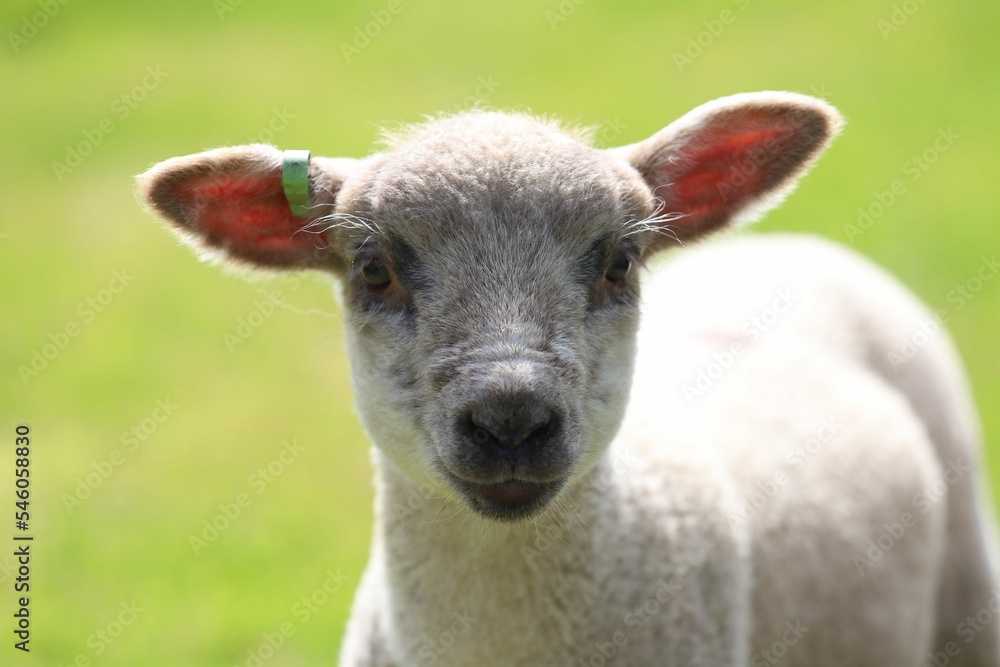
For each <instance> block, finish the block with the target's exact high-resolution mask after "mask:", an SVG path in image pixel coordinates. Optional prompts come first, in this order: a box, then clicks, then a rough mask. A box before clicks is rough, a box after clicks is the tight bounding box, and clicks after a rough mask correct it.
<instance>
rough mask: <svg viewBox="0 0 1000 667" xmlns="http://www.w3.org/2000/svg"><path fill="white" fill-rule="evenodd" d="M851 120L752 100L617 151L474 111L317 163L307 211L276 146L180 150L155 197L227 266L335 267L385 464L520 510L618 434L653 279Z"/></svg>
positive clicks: (767, 201) (804, 104) (157, 205)
mask: <svg viewBox="0 0 1000 667" xmlns="http://www.w3.org/2000/svg"><path fill="white" fill-rule="evenodd" d="M839 125H840V119H839V116H838V115H837V113H836V111H834V110H833V109H832V108H830V107H829V106H827V105H826V104H824V103H822V102H820V101H819V100H815V99H812V98H808V97H804V96H800V95H792V94H788V93H760V94H754V95H738V96H734V97H730V98H725V99H722V100H718V101H716V102H713V103H710V104H708V105H705V106H703V107H700V108H699V109H696V110H695V111H694V112H692V113H690V114H688V115H687V116H685V117H683V118H682V119H680V120H679V121H677V122H675V123H674V124H672V125H670V126H669V127H667V128H666V129H664V130H662V131H661V132H659V133H657V134H656V135H654V136H653V137H651V138H650V139H647V140H645V141H643V142H640V143H637V144H634V145H631V146H626V147H622V148H617V149H610V150H598V149H595V148H592V147H590V146H589V145H588V144H587V143H586V141H585V140H584V138H583V137H582V135H581V133H580V132H576V131H566V130H563V129H560V128H559V127H558V126H556V125H555V124H553V123H549V122H544V121H540V120H537V119H534V118H531V117H528V116H523V115H510V114H500V113H486V112H470V113H466V114H460V115H457V116H451V117H446V118H442V119H439V120H435V121H431V122H429V123H427V124H425V125H422V126H420V127H417V128H414V129H412V130H408V131H406V132H404V133H401V134H399V135H397V136H395V137H393V138H392V139H391V140H390V142H389V144H388V147H387V149H386V150H385V151H383V152H381V153H377V154H375V155H373V156H371V157H369V158H365V159H362V160H351V159H329V158H315V159H313V160H312V162H311V164H310V167H309V197H310V200H309V203H310V207H309V209H308V210H309V213H307V214H306V215H304V216H302V217H297V216H296V215H294V214H293V213H292V210H291V209H290V207H289V204H288V202H287V201H286V198H285V194H284V191H283V189H282V154H281V153H280V152H278V151H277V150H275V149H273V148H271V147H268V146H247V147H239V148H227V149H219V150H215V151H208V152H206V153H201V154H198V155H194V156H189V157H183V158H175V159H172V160H168V161H166V162H164V163H162V164H160V165H157V166H156V167H154V168H153V169H151V170H150V171H149V172H147V173H146V174H144V175H143V176H141V177H140V189H141V193H142V196H143V197H144V199H145V200H146V201H147V202H148V203H149V204H150V205H151V206H152V208H154V209H155V210H156V211H157V212H159V213H160V214H161V215H163V216H164V217H165V218H166V219H167V220H168V221H170V222H171V223H173V225H174V228H175V229H176V230H177V231H178V232H179V233H180V234H181V236H182V237H183V238H185V239H186V240H188V241H190V242H192V243H193V244H194V245H196V246H197V247H198V248H199V249H201V250H203V251H206V252H207V253H209V254H211V255H214V256H217V257H221V258H223V259H226V260H230V261H234V262H237V263H244V264H249V265H252V266H258V267H265V268H276V269H302V268H309V269H325V270H328V271H330V272H331V273H333V274H334V275H336V276H337V277H338V278H339V280H338V282H339V284H340V286H341V289H342V294H343V302H344V304H345V310H346V319H347V321H348V344H349V348H350V358H351V365H352V375H353V379H354V385H355V390H356V393H357V398H358V403H359V406H360V412H361V415H362V418H363V420H364V421H365V425H366V427H367V428H368V430H369V432H370V433H371V435H372V437H373V439H374V441H375V443H376V444H377V446H378V447H379V448H380V449H381V451H382V452H383V453H384V456H385V459H387V465H392V466H394V467H396V468H397V469H398V471H399V473H400V474H403V475H408V476H409V477H411V478H412V479H413V480H414V481H415V482H416V483H421V482H424V481H427V480H430V481H431V483H432V484H434V485H435V486H437V487H439V488H440V489H441V490H442V491H444V492H448V493H451V492H457V493H455V495H456V497H458V498H460V499H461V500H462V501H464V502H465V503H466V504H467V505H468V507H470V508H471V509H472V510H473V511H475V512H477V513H479V514H481V515H483V516H485V517H488V518H493V519H501V520H513V519H518V518H523V517H526V516H529V515H531V514H533V513H535V512H537V511H538V510H540V509H541V508H543V507H545V506H547V505H548V503H549V501H551V500H552V499H553V498H554V497H556V496H557V495H558V494H559V492H560V490H561V489H562V488H564V487H565V486H566V485H567V484H570V483H572V482H573V481H574V480H575V479H577V478H578V477H579V476H581V475H582V474H583V473H584V472H585V471H586V470H587V469H588V468H589V467H590V466H592V465H593V464H594V462H595V461H597V460H598V459H599V457H600V456H601V454H602V452H603V451H604V450H605V448H606V447H607V446H608V444H609V442H610V440H611V439H612V437H613V436H614V434H615V431H616V429H617V427H618V424H619V422H620V420H621V417H622V414H623V411H624V407H625V403H626V399H627V396H628V391H629V384H630V377H631V365H632V357H633V346H634V338H635V329H636V326H637V321H638V312H639V275H638V274H639V271H638V270H637V267H638V266H639V265H641V264H642V262H643V260H644V259H646V258H648V257H649V256H650V255H651V254H652V253H654V252H656V251H657V250H659V249H661V248H665V247H668V246H672V245H677V244H678V243H680V242H683V241H685V240H688V239H693V238H695V237H697V236H700V235H702V234H705V233H707V232H710V231H712V230H714V229H718V228H721V227H724V226H726V225H729V224H733V223H734V222H736V221H741V220H746V219H748V218H750V217H754V216H756V215H759V214H760V213H762V212H763V211H764V210H766V209H767V208H770V207H771V206H774V205H775V204H776V203H778V201H779V200H780V198H781V197H782V196H784V194H786V193H787V192H788V191H789V190H790V189H791V188H792V187H793V186H794V183H795V181H796V180H797V179H798V177H799V176H800V175H801V174H802V173H803V172H804V170H805V169H806V168H807V167H808V165H809V164H810V163H811V162H812V160H813V159H814V158H815V157H816V156H817V155H818V153H819V152H820V151H821V150H822V149H823V148H824V147H825V145H826V144H827V143H828V141H829V140H830V138H831V137H832V136H833V135H834V134H835V132H836V131H837V129H838V127H839Z"/></svg>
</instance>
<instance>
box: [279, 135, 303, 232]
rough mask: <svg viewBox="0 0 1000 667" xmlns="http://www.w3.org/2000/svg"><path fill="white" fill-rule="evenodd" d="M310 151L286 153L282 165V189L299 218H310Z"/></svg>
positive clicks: (293, 212)
mask: <svg viewBox="0 0 1000 667" xmlns="http://www.w3.org/2000/svg"><path fill="white" fill-rule="evenodd" d="M309 157H310V155H309V151H285V152H284V155H283V161H282V164H281V187H282V188H284V190H285V199H287V200H288V205H289V206H290V207H291V209H292V214H293V215H295V217H297V218H306V217H308V216H309Z"/></svg>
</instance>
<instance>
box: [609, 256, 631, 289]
mask: <svg viewBox="0 0 1000 667" xmlns="http://www.w3.org/2000/svg"><path fill="white" fill-rule="evenodd" d="M631 268H632V262H631V260H629V258H628V255H626V254H625V253H624V252H618V253H615V256H614V257H612V258H611V263H610V264H608V270H607V271H606V272H605V273H604V277H605V279H607V280H608V281H609V282H612V283H618V282H621V281H623V280H625V276H627V275H628V272H629V269H631Z"/></svg>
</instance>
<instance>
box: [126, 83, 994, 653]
mask: <svg viewBox="0 0 1000 667" xmlns="http://www.w3.org/2000/svg"><path fill="white" fill-rule="evenodd" d="M840 123H841V121H840V117H839V114H838V113H837V112H836V110H834V109H833V108H832V107H830V106H829V105H826V104H825V103H823V102H821V101H819V100H815V99H812V98H808V97H804V96H800V95H794V94H788V93H760V94H749V95H737V96H733V97H730V98H725V99H722V100H717V101H715V102H712V103H709V104H707V105H704V106H702V107H700V108H698V109H696V110H695V111H693V112H691V113H690V114H688V115H686V116H684V117H683V118H681V119H680V120H678V121H676V122H675V123H673V124H671V125H670V126H668V127H667V128H665V129H663V130H661V131H660V132H658V133H656V134H655V135H653V136H652V137H650V138H649V139H646V140H644V141H641V142H639V143H636V144H633V145H631V146H625V147H621V148H616V149H609V150H597V149H594V148H591V147H589V146H587V145H586V143H585V142H584V141H583V140H582V135H581V134H580V133H578V132H573V131H566V130H564V129H562V128H560V127H559V126H558V125H556V124H553V123H550V122H544V121H539V120H537V119H534V118H531V117H527V116H523V115H516V114H514V115H510V114H500V113H479V112H473V113H468V114H460V115H457V116H454V117H445V118H442V119H439V120H436V121H433V122H430V123H428V124H427V125H425V126H422V127H419V128H416V129H414V130H413V131H412V132H409V133H404V134H403V135H401V136H400V137H398V138H397V139H396V141H394V142H393V143H392V144H391V147H390V149H389V150H387V151H385V152H383V153H379V154H376V155H373V156H371V157H369V158H366V159H363V160H349V159H316V160H313V162H312V164H311V166H310V168H309V172H308V180H309V188H308V190H309V193H310V194H309V204H310V206H307V207H305V209H304V210H305V211H306V213H305V217H298V216H297V214H296V213H293V211H292V208H291V207H290V206H289V202H288V201H287V200H286V197H285V191H284V187H283V181H284V176H285V173H284V172H283V170H282V157H281V154H280V153H278V152H277V151H276V150H274V149H273V148H271V147H268V146H247V147H239V148H232V149H220V150H216V151H209V152H206V153H203V154H199V155H194V156H190V157H183V158H175V159H173V160H168V161H167V162H164V163H163V164H161V165H159V166H157V167H154V168H153V169H152V170H150V171H149V172H147V174H145V175H144V176H143V177H141V181H140V186H141V190H142V194H143V196H144V197H145V198H146V200H147V201H148V202H150V204H151V205H152V206H153V207H154V208H155V209H156V210H157V211H158V212H160V213H161V214H162V215H163V216H164V217H165V218H167V219H168V220H169V221H170V222H171V223H172V224H173V225H174V226H175V229H176V231H178V232H179V233H180V234H181V235H182V236H183V237H184V238H186V239H188V240H189V241H192V242H194V243H195V244H196V245H198V246H199V247H201V248H204V249H207V250H209V251H210V252H212V253H213V254H216V255H217V256H221V257H223V258H226V259H229V260H235V261H239V262H242V263H249V264H251V265H254V266H265V267H270V268H280V269H301V268H311V269H322V270H327V271H330V272H331V273H333V274H334V275H336V276H337V277H338V279H339V284H340V286H341V288H342V295H343V303H344V305H345V314H346V317H345V321H346V324H347V332H348V335H347V341H348V348H349V354H350V357H351V375H352V379H353V382H354V387H355V392H356V396H357V400H358V406H359V413H360V415H361V418H362V420H363V421H364V423H365V426H366V428H367V430H368V432H369V434H370V435H371V437H372V440H373V442H374V444H375V446H376V447H375V450H374V452H375V454H374V459H375V463H376V484H377V488H378V494H377V498H378V503H377V521H376V529H375V539H374V544H373V549H372V556H371V562H370V564H369V567H368V570H367V572H366V574H365V577H364V580H363V582H362V584H361V586H360V589H359V591H358V597H357V600H356V603H355V609H354V614H353V617H352V620H351V623H350V627H349V629H348V635H347V638H346V639H345V643H344V647H343V650H342V653H341V656H342V664H343V665H344V666H345V667H362V666H365V667H386V666H392V667H404V666H406V665H414V664H438V665H456V666H460V667H470V666H473V665H474V666H476V667H499V666H504V667H508V666H517V667H522V666H532V667H534V666H539V665H540V666H546V667H547V666H551V667H563V666H570V665H572V666H574V667H576V666H580V665H592V666H593V667H601V666H602V665H619V666H623V665H633V666H635V667H654V666H655V667H660V666H664V665H665V666H668V667H720V666H726V667H746V665H747V664H750V665H752V667H756V666H757V665H770V664H776V663H777V662H778V661H780V662H781V664H782V665H787V666H789V667H791V666H793V665H798V666H806V665H808V666H809V667H828V666H831V665H844V666H848V665H849V666H851V667H855V666H859V665H860V666H872V667H916V666H917V665H919V664H921V663H922V662H923V661H924V660H925V656H926V655H927V653H928V652H932V653H934V654H936V656H937V657H935V658H934V659H933V661H932V662H933V664H935V665H937V666H938V667H940V666H941V665H942V664H945V663H942V660H945V661H946V664H948V665H951V666H956V665H957V666H960V667H996V666H997V665H998V664H1000V657H998V654H1000V640H998V636H997V625H998V623H997V622H996V621H995V620H994V621H993V622H991V623H986V622H985V620H983V619H984V614H985V615H986V616H988V618H989V619H993V618H994V616H995V614H996V613H1000V598H998V597H996V595H998V594H996V593H995V592H994V591H993V590H992V589H993V585H994V583H993V582H994V577H993V573H992V572H991V568H990V567H989V563H988V562H987V548H986V544H985V542H986V538H985V537H984V526H983V521H982V516H981V511H980V505H979V504H978V503H977V497H976V496H977V494H976V485H975V473H974V472H973V470H974V468H975V463H976V458H977V438H978V436H977V431H976V426H975V417H974V413H973V410H972V408H971V403H970V400H969V397H968V392H967V388H966V386H965V380H964V378H963V376H962V372H961V366H960V364H959V362H958V359H957V357H956V355H955V353H954V351H953V350H952V347H951V344H950V342H949V340H948V338H947V335H946V334H945V333H944V331H943V329H942V328H941V327H940V325H938V324H936V323H935V322H934V320H933V319H932V317H931V315H930V314H929V313H928V312H927V311H926V310H925V309H924V308H923V307H921V306H920V305H919V304H918V303H916V302H915V300H914V299H913V298H912V297H910V296H909V295H908V294H907V293H906V291H905V290H903V289H902V288H901V287H899V286H898V285H897V284H896V283H895V281H893V280H892V279H891V278H889V277H888V276H886V275H885V274H884V273H883V272H881V271H879V270H877V269H875V268H873V267H871V266H870V265H868V264H867V263H866V262H864V261H862V260H860V259H858V258H857V257H855V256H854V255H852V254H851V253H847V252H844V251H842V250H838V249H837V248H835V247H834V246H832V245H831V244H828V243H823V242H820V241H816V240H808V239H801V238H783V237H763V238H759V237H758V238H754V237H751V238H741V239H737V240H731V239H727V240H722V241H718V242H715V243H708V244H706V245H705V246H704V247H699V248H694V249H684V250H678V251H677V253H676V254H677V257H676V258H674V259H672V261H671V262H669V263H668V264H667V265H666V266H665V267H662V268H660V269H657V270H655V271H654V276H653V277H652V280H651V281H650V282H649V284H646V285H645V287H644V289H643V294H644V300H643V299H641V298H640V290H639V284H640V276H639V275H638V274H639V272H638V271H636V270H631V269H632V268H633V267H634V266H635V265H638V264H641V263H642V261H643V260H647V259H650V258H652V257H653V256H654V255H655V254H656V253H657V252H658V251H660V250H662V249H663V248H665V247H670V246H676V245H678V243H677V242H678V241H689V240H692V239H695V238H697V237H700V236H703V235H705V234H707V233H708V232H711V231H713V230H716V229H720V228H723V227H726V226H728V225H732V224H735V223H737V222H740V221H745V220H747V219H748V218H752V217H754V216H755V215H759V214H760V213H762V212H764V211H765V210H766V209H768V208H770V207H771V206H774V205H775V204H777V203H778V202H779V201H780V199H781V197H782V196H784V195H785V194H787V192H788V191H789V190H790V189H791V188H792V187H793V186H794V185H795V182H796V181H797V179H798V178H799V177H800V176H801V175H802V174H803V173H804V171H805V170H806V169H808V167H809V165H810V164H811V163H812V161H813V160H814V159H815V158H816V156H817V155H818V154H819V153H820V152H821V151H822V150H823V148H825V146H826V145H827V144H828V143H829V141H830V139H831V138H832V136H833V135H834V134H835V133H836V132H837V130H838V128H839V127H840ZM296 172H297V170H296ZM298 185H299V186H300V187H294V188H292V189H291V192H292V193H293V195H292V196H293V197H297V196H299V195H298V194H296V193H301V192H302V191H303V190H304V189H305V188H303V187H301V185H302V184H298ZM296 210H297V211H298V210H302V209H299V206H298V204H297V205H296ZM640 315H641V318H640ZM640 319H642V322H643V324H642V327H641V329H640V330H639V331H638V338H636V332H637V325H638V322H639V320H640ZM636 341H638V342H636ZM907 343H909V344H910V345H911V347H906V344H907ZM913 344H915V345H916V347H912V345H913ZM636 349H638V357H637V358H636V356H635V352H636ZM633 369H634V371H635V375H634V377H633ZM630 388H631V396H630ZM616 434H617V435H616ZM969 617H972V618H969Z"/></svg>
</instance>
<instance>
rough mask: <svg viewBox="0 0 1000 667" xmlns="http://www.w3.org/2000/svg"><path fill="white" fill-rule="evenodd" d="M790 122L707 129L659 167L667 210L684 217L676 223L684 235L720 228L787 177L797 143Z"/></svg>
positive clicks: (657, 180)
mask: <svg viewBox="0 0 1000 667" xmlns="http://www.w3.org/2000/svg"><path fill="white" fill-rule="evenodd" d="M794 142H795V134H794V131H793V128H792V127H791V126H790V125H789V124H788V123H787V122H786V123H781V122H780V121H778V122H773V123H772V124H770V125H769V126H767V127H760V126H759V125H756V126H749V127H746V128H737V129H735V130H734V129H732V128H725V129H717V130H706V131H703V133H702V134H700V135H699V136H696V137H694V138H693V139H692V141H691V142H690V143H689V144H688V145H686V146H685V147H684V148H682V149H681V150H680V151H679V154H677V155H675V156H673V157H674V159H667V160H664V162H663V163H662V164H661V165H660V167H659V169H658V170H657V171H658V172H659V173H657V174H656V175H655V176H654V179H655V181H656V182H659V183H663V184H664V187H663V188H662V190H660V191H658V193H657V194H659V195H660V196H662V197H664V199H665V200H666V210H665V212H667V213H682V214H684V216H683V217H682V218H679V219H677V220H675V221H673V222H672V223H671V227H672V228H674V229H676V230H677V231H678V233H679V235H681V236H682V238H683V237H687V236H693V235H694V234H696V233H701V232H703V231H707V230H709V229H712V228H714V227H717V226H720V225H722V224H724V223H725V222H726V220H727V219H728V218H729V217H730V216H732V215H733V214H734V213H735V212H736V211H737V210H739V209H740V208H741V207H743V206H744V205H746V204H747V203H749V202H750V200H752V199H754V198H755V197H757V196H759V195H760V194H762V192H763V191H765V190H767V189H769V187H771V186H773V185H774V184H775V183H776V182H777V181H780V179H781V176H782V165H783V164H785V163H786V161H787V155H788V152H789V150H791V149H792V148H793V147H794Z"/></svg>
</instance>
